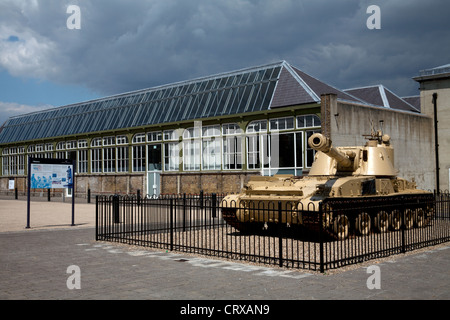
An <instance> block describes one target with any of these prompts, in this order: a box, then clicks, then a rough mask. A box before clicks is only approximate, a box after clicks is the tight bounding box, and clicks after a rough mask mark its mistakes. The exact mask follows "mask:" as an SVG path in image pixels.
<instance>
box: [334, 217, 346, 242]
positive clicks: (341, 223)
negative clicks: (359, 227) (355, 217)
mask: <svg viewBox="0 0 450 320" xmlns="http://www.w3.org/2000/svg"><path fill="white" fill-rule="evenodd" d="M349 229H350V222H349V221H348V218H347V216H346V215H344V214H341V215H338V216H337V217H336V219H334V234H335V236H336V237H337V238H338V239H339V240H343V239H345V238H347V237H348V231H349Z"/></svg>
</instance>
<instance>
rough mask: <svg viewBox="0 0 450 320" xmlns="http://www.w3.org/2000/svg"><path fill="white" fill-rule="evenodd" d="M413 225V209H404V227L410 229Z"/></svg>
mask: <svg viewBox="0 0 450 320" xmlns="http://www.w3.org/2000/svg"><path fill="white" fill-rule="evenodd" d="M413 225H414V217H413V211H412V210H411V209H405V229H408V230H409V229H411V228H412V227H413Z"/></svg>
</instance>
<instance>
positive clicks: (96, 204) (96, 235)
mask: <svg viewBox="0 0 450 320" xmlns="http://www.w3.org/2000/svg"><path fill="white" fill-rule="evenodd" d="M99 227H100V226H99V220H98V195H97V196H96V197H95V241H98V228H99Z"/></svg>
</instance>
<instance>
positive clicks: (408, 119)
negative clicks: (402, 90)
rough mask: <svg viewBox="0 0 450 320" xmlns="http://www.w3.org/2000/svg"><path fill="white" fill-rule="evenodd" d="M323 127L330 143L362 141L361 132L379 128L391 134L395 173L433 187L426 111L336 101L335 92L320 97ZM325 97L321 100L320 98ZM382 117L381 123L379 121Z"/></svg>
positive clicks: (423, 186) (430, 121) (430, 122)
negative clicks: (416, 111) (404, 110)
mask: <svg viewBox="0 0 450 320" xmlns="http://www.w3.org/2000/svg"><path fill="white" fill-rule="evenodd" d="M322 100H323V103H322V106H323V108H325V109H327V108H328V110H322V117H327V118H328V119H323V120H322V124H324V125H325V126H327V128H324V129H323V130H324V131H325V132H326V131H328V132H329V137H330V138H331V140H332V142H333V145H334V146H352V145H356V146H357V145H362V146H363V145H364V144H365V143H366V141H367V140H366V139H365V137H364V136H363V135H364V134H367V135H369V134H370V133H371V125H372V124H373V127H374V129H375V130H378V129H381V125H382V129H383V133H385V134H388V135H389V136H390V137H391V144H392V146H393V147H394V150H395V151H394V163H395V167H396V168H397V169H398V171H399V174H398V176H399V177H402V178H405V179H408V180H415V182H416V183H417V186H418V187H419V188H421V189H425V190H433V189H435V186H434V142H433V119H432V118H431V117H430V116H428V115H423V114H418V113H412V112H402V111H396V110H393V109H387V108H377V107H368V106H362V105H358V104H351V103H346V102H341V101H337V99H336V96H335V95H331V96H330V95H327V96H323V97H322ZM324 100H325V101H324ZM380 121H382V123H380Z"/></svg>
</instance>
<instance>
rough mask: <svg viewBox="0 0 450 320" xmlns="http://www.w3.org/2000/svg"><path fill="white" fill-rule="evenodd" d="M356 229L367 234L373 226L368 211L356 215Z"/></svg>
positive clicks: (362, 233)
mask: <svg viewBox="0 0 450 320" xmlns="http://www.w3.org/2000/svg"><path fill="white" fill-rule="evenodd" d="M355 227H356V230H357V231H358V233H359V234H361V235H364V236H365V235H367V234H369V232H370V229H371V227H372V224H371V221H370V216H369V214H368V213H367V212H362V213H360V214H359V215H358V216H357V217H356V223H355Z"/></svg>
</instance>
